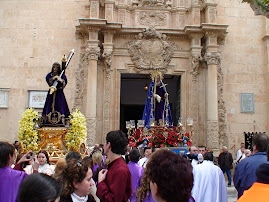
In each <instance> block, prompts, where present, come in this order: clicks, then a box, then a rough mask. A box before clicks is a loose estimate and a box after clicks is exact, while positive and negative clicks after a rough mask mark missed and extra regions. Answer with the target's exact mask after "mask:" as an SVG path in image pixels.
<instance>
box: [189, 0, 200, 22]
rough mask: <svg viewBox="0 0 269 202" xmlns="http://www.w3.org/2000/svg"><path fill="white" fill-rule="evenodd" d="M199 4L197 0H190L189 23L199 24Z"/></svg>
mask: <svg viewBox="0 0 269 202" xmlns="http://www.w3.org/2000/svg"><path fill="white" fill-rule="evenodd" d="M200 7H201V6H200V5H199V3H198V0H192V5H191V25H199V26H200V24H201V13H200Z"/></svg>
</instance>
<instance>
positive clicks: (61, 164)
mask: <svg viewBox="0 0 269 202" xmlns="http://www.w3.org/2000/svg"><path fill="white" fill-rule="evenodd" d="M65 167H66V161H65V159H64V158H59V159H58V161H57V163H56V166H55V169H54V171H55V174H54V177H56V178H58V176H59V175H61V174H62V172H63V170H64V169H65Z"/></svg>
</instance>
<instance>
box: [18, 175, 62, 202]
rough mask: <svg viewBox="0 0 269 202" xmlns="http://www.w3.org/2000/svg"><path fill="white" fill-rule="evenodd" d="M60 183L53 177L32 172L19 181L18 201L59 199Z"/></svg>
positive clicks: (44, 201)
mask: <svg viewBox="0 0 269 202" xmlns="http://www.w3.org/2000/svg"><path fill="white" fill-rule="evenodd" d="M61 191H62V186H61V184H60V183H59V182H58V181H56V180H55V179H54V178H53V177H50V176H48V175H46V174H42V173H34V174H32V175H29V176H28V177H26V178H25V179H24V180H23V182H22V183H21V186H20V189H19V194H18V202H35V201H40V202H47V201H59V199H60V195H61Z"/></svg>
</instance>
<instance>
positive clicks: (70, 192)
mask: <svg viewBox="0 0 269 202" xmlns="http://www.w3.org/2000/svg"><path fill="white" fill-rule="evenodd" d="M60 181H61V182H62V183H63V192H62V195H61V198H60V202H69V201H70V202H72V201H73V202H77V201H85V202H86V201H87V202H93V201H95V200H94V198H93V196H92V195H91V194H90V193H91V189H92V186H93V185H94V181H93V179H92V169H91V168H89V167H88V165H86V164H84V163H81V162H80V161H78V160H76V159H69V160H68V161H67V165H66V168H65V169H64V170H63V172H62V175H61V178H60Z"/></svg>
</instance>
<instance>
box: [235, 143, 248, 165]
mask: <svg viewBox="0 0 269 202" xmlns="http://www.w3.org/2000/svg"><path fill="white" fill-rule="evenodd" d="M245 149H246V148H245V143H243V142H242V143H241V146H240V148H239V149H238V151H237V153H236V159H235V161H236V162H237V161H238V159H240V157H241V156H242V155H243V154H244V151H245ZM241 158H242V157H241ZM239 161H240V160H239ZM239 161H238V162H239Z"/></svg>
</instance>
